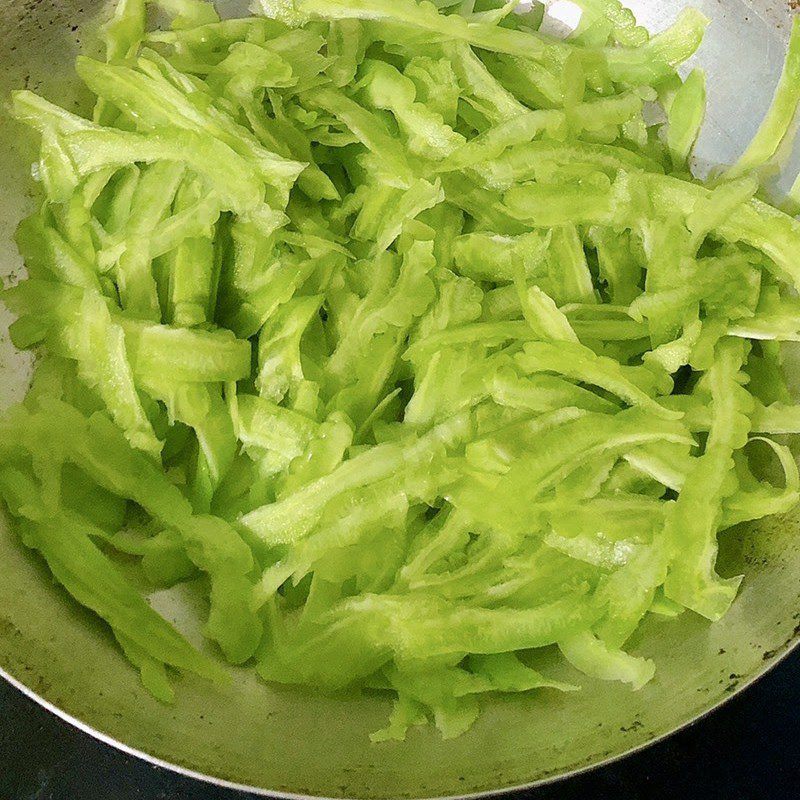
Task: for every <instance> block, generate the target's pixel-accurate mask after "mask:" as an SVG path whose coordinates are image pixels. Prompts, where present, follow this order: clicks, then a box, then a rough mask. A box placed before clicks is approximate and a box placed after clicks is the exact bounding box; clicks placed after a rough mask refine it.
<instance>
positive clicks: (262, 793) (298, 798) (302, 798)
mask: <svg viewBox="0 0 800 800" xmlns="http://www.w3.org/2000/svg"><path fill="white" fill-rule="evenodd" d="M796 650H800V633H797V634H795V635H794V636H793V637H792V638H791V639H789V640H788V641H787V642H786V643H785V644H784V645H783V647H782V649H781V651H780V652H779V653H776V654H775V655H774V656H773V657H772V658H771V659H770V660H769V661H766V662H763V664H762V666H761V667H760V668H759V669H757V670H755V671H754V672H753V673H752V674H751V675H750V676H748V677H747V679H746V680H744V681H742V682H740V683H739V685H738V686H737V687H736V688H735V689H734V690H733V691H728V692H726V693H725V694H724V695H723V696H722V697H719V698H717V699H716V701H715V702H713V703H711V704H710V705H708V706H707V707H706V708H704V709H702V710H701V711H699V712H697V713H696V714H693V715H691V716H690V717H689V718H688V719H686V720H684V721H682V722H680V723H679V724H678V725H676V726H675V727H673V728H670V729H669V730H665V731H663V732H662V733H659V734H657V735H655V736H653V737H652V738H650V739H647V740H646V741H642V742H639V743H637V744H633V745H631V747H628V748H627V749H624V750H621V751H620V752H618V753H613V754H611V755H607V756H604V757H602V758H600V759H599V760H597V761H592V762H591V763H586V764H582V765H580V766H576V767H573V768H571V769H568V770H566V771H563V772H558V773H554V774H551V775H545V776H543V777H541V778H538V779H536V780H533V781H528V782H526V783H518V784H513V785H510V786H499V787H497V788H494V789H482V790H479V791H476V792H461V793H457V794H443V795H427V796H420V797H412V796H409V800H480V799H481V798H490V797H503V796H505V795H509V794H512V793H514V792H521V791H526V790H529V789H536V788H539V787H542V786H547V785H551V784H556V783H560V782H561V781H565V780H568V779H570V778H575V777H578V776H580V775H584V774H586V773H588V772H592V771H594V770H597V769H599V768H601V767H605V766H608V765H610V764H614V763H616V762H618V761H622V760H623V759H625V758H628V757H629V756H632V755H634V754H636V753H639V752H641V751H642V750H645V749H646V748H649V747H651V746H652V745H655V744H658V743H659V742H663V741H665V740H666V739H668V738H669V737H671V736H673V735H674V734H676V733H679V732H680V731H683V730H685V729H687V728H689V727H691V726H692V725H694V724H695V723H697V722H699V721H700V720H702V719H705V718H706V717H708V716H709V715H711V714H713V713H714V712H715V711H717V710H718V709H720V708H722V707H723V706H724V705H726V704H727V703H728V702H729V701H730V700H732V699H733V698H734V697H738V696H739V695H740V694H741V693H742V692H744V691H746V690H747V689H749V688H750V687H751V686H752V685H753V684H754V683H755V682H756V681H758V680H760V679H761V678H763V677H764V676H765V675H767V674H768V673H769V672H771V671H772V670H773V669H774V668H775V667H777V666H778V664H780V663H782V662H783V661H784V660H785V659H786V658H788V657H789V656H790V655H791V654H792V653H794V652H795V651H796ZM0 678H2V679H3V680H5V681H6V682H7V683H9V684H10V685H11V686H13V687H14V688H15V689H17V690H18V691H19V692H21V693H22V694H23V695H25V696H26V697H27V698H28V699H30V700H32V701H33V702H35V703H36V704H37V705H39V706H41V707H42V708H44V709H45V710H46V711H48V712H49V713H51V714H53V715H54V716H56V717H58V718H59V719H61V720H62V721H63V722H66V723H67V724H68V725H69V726H70V727H72V728H75V729H77V730H78V731H80V732H81V733H83V734H86V735H88V736H91V737H92V738H93V739H95V740H96V741H99V742H101V743H103V744H105V745H108V746H109V747H113V748H114V749H115V750H118V751H120V752H122V753H125V754H126V755H129V756H132V757H134V758H136V759H138V760H140V761H144V762H146V763H148V764H150V765H152V766H155V767H160V768H161V769H165V770H167V771H169V772H172V773H175V774H178V775H182V776H183V777H186V778H191V779H193V780H196V781H199V782H200V783H204V784H207V785H211V786H218V787H221V788H223V789H231V790H234V791H238V792H248V793H250V794H254V795H256V796H257V797H270V798H280V800H372V799H367V798H361V797H358V796H355V795H338V796H331V795H320V794H305V793H302V792H300V793H298V792H288V791H284V790H279V789H269V788H265V787H259V786H252V785H248V784H245V783H239V782H236V781H231V780H228V779H227V778H222V777H219V776H216V775H210V774H207V773H204V772H201V771H199V770H196V769H191V768H189V767H184V766H181V765H180V764H174V763H172V762H171V761H168V760H166V759H165V758H162V757H160V756H155V755H153V754H152V753H148V752H146V751H144V750H140V749H138V748H136V747H133V746H132V745H129V744H126V743H125V742H123V741H121V740H119V739H117V738H115V737H114V736H112V735H111V734H108V733H104V732H103V731H101V730H99V729H98V728H95V727H94V726H92V725H91V724H90V723H88V722H85V721H84V720H82V719H80V718H79V717H77V716H75V715H74V714H71V713H70V712H68V711H65V710H64V709H62V708H60V707H59V706H57V705H56V704H55V703H52V702H50V701H49V700H47V699H46V698H45V697H42V696H41V695H40V694H38V693H37V692H35V691H34V690H33V689H31V688H30V687H29V686H28V685H27V684H25V683H24V682H23V681H21V680H20V679H19V678H17V677H15V676H14V675H12V674H10V673H9V672H8V671H7V670H6V669H5V668H4V667H3V666H2V665H0Z"/></svg>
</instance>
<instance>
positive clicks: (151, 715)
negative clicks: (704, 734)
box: [0, 0, 800, 798]
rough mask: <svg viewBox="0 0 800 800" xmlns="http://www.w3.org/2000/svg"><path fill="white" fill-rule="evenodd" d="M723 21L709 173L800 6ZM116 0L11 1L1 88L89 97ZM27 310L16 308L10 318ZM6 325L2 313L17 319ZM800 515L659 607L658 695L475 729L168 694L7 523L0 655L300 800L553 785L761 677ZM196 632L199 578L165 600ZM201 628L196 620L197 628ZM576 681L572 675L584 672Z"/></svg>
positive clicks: (746, 538) (174, 753)
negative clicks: (90, 70)
mask: <svg viewBox="0 0 800 800" xmlns="http://www.w3.org/2000/svg"><path fill="white" fill-rule="evenodd" d="M633 5H634V6H635V10H636V11H637V12H638V13H639V15H640V18H641V20H642V21H643V22H644V23H646V24H648V25H649V26H650V27H651V28H653V29H658V28H661V27H663V26H664V25H665V24H666V23H667V22H668V21H669V20H670V19H672V18H673V17H674V15H675V13H676V12H677V10H678V9H679V8H680V7H682V6H683V5H685V3H684V2H682V1H681V0H658V2H656V0H650V1H648V0H639V1H638V2H635V3H634V4H633ZM695 5H698V6H699V7H701V8H702V9H703V10H704V11H706V13H707V14H708V15H709V16H711V17H712V18H713V20H714V23H713V25H712V27H711V29H710V31H709V34H708V39H707V42H706V44H705V46H704V48H703V50H702V52H701V53H700V54H699V56H698V58H697V63H700V64H702V65H703V66H704V67H705V68H706V70H707V71H708V73H709V77H710V81H709V85H710V88H711V91H710V113H709V118H708V127H707V129H706V132H705V134H704V136H703V139H702V141H701V143H700V147H699V150H698V158H699V162H700V166H703V165H704V164H708V163H716V162H720V161H721V162H725V161H730V160H731V159H732V158H733V157H735V155H736V153H737V152H738V151H739V149H740V148H741V147H742V146H743V145H744V143H745V142H746V141H747V140H748V138H749V136H750V135H751V134H752V133H753V131H754V130H755V128H756V127H757V124H758V121H759V119H760V117H761V114H762V113H763V111H764V110H765V108H766V107H767V105H768V103H769V99H770V95H771V91H772V87H773V85H774V83H775V81H776V79H777V75H778V73H779V71H780V65H781V61H782V57H783V48H784V41H785V38H786V33H787V31H786V23H787V20H788V10H787V8H786V6H784V5H782V4H779V3H777V2H775V1H774V0H766V1H764V0H760V1H759V2H749V3H745V2H741V1H740V0H722V1H721V0H701V2H696V3H695ZM100 10H101V9H100V6H99V5H98V4H96V3H90V2H89V0H27V2H24V3H21V2H19V0H0V12H2V17H3V19H4V21H5V25H4V27H3V30H2V32H0V59H2V64H3V69H2V70H0V93H2V94H3V95H5V93H6V92H7V91H8V90H9V89H10V88H12V87H14V86H20V85H29V86H31V87H33V88H38V89H39V90H41V91H42V92H43V93H45V94H46V95H48V96H50V97H53V98H55V99H59V100H61V101H67V102H72V101H74V102H75V103H76V104H78V105H79V104H80V97H79V95H78V94H76V92H75V89H74V85H73V84H72V83H71V82H70V80H69V78H68V76H69V74H70V70H71V64H72V61H73V58H74V56H75V54H76V52H77V47H78V40H79V38H80V37H81V36H86V32H87V31H90V30H91V27H92V25H93V20H95V18H96V17H97V14H98V12H99V11H100ZM27 149H28V145H27V143H26V140H25V139H24V138H23V137H22V136H21V135H20V132H19V130H18V129H17V128H16V127H15V126H14V125H13V124H12V123H11V122H10V121H9V120H7V119H6V118H5V117H3V118H2V119H0V185H2V186H3V190H4V191H3V195H2V200H1V201H0V271H2V273H3V274H9V273H11V272H12V271H14V270H17V269H19V266H20V265H19V262H18V258H17V256H16V254H15V251H14V247H13V244H12V242H11V235H12V231H13V228H14V226H15V224H16V222H17V220H18V219H19V218H20V217H21V216H22V215H23V213H24V212H25V210H26V209H27V208H29V207H30V205H31V198H30V195H29V182H28V180H27V176H26V172H25V169H24V168H23V167H22V166H21V163H22V160H21V159H24V156H25V153H26V151H27ZM5 321H6V322H7V320H5ZM2 323H3V320H0V324H2ZM27 374H28V373H27V362H26V359H25V357H23V356H20V355H19V354H17V353H14V351H13V348H11V346H10V344H9V343H8V340H7V337H4V336H2V335H0V404H2V405H5V404H7V403H9V402H11V401H12V400H14V399H15V398H19V397H20V395H21V393H22V392H23V391H24V388H25V385H26V381H27ZM798 528H800V519H799V518H798V516H797V515H792V516H788V517H783V518H778V519H773V520H770V521H769V522H767V523H765V524H763V525H762V526H761V527H760V528H759V529H758V530H753V531H749V532H743V533H742V534H741V535H735V536H730V535H729V536H726V537H725V538H724V539H723V542H722V555H721V569H722V571H723V572H724V573H725V574H736V573H739V572H744V573H745V574H746V576H747V578H746V580H745V582H744V584H743V587H742V591H741V594H740V597H739V598H738V600H737V602H736V603H735V605H734V607H733V609H732V610H731V612H730V614H729V615H728V616H727V617H725V619H724V620H722V621H721V622H720V623H718V624H716V625H714V626H709V625H707V624H706V623H705V622H703V621H702V620H700V619H698V618H696V617H692V616H691V615H683V616H682V617H681V618H679V619H678V620H675V621H658V620H650V621H648V623H647V624H646V625H645V626H644V628H643V630H642V631H641V632H640V633H639V634H637V636H636V639H635V640H634V642H633V650H634V652H636V653H642V654H645V655H647V656H650V657H652V658H654V659H655V660H656V662H657V664H658V666H659V670H658V674H657V677H656V679H655V680H654V681H653V682H652V683H651V684H650V685H648V686H647V687H646V688H645V689H644V690H642V691H641V692H639V693H636V694H633V693H631V692H629V691H628V690H627V689H625V688H623V687H621V686H615V685H610V684H601V683H595V682H592V681H589V680H582V683H583V685H584V691H583V692H582V693H580V694H578V695H569V696H566V697H564V696H561V695H556V694H553V693H548V692H546V691H543V692H540V693H538V694H536V695H533V696H529V697H520V698H515V699H513V700H510V699H505V698H498V699H495V700H493V701H491V702H489V703H487V707H486V712H485V714H484V715H483V716H482V717H481V719H480V721H479V722H478V724H477V725H476V726H475V728H474V729H473V730H472V731H470V732H469V733H468V734H467V735H465V736H463V737H461V738H459V739H456V740H454V741H451V742H442V741H441V740H440V738H439V737H438V735H437V734H436V733H435V732H433V731H430V730H421V731H415V732H413V733H412V734H411V735H409V737H408V741H407V742H405V743H402V744H401V743H391V744H386V745H384V746H381V747H370V746H369V744H368V742H367V734H368V733H369V731H371V730H374V729H376V728H378V727H379V726H380V725H381V724H382V723H383V721H384V720H385V717H386V714H387V712H388V703H387V701H386V700H384V699H381V698H376V697H364V696H352V697H321V696H314V695H311V694H308V693H303V692H297V691H292V690H286V689H280V690H279V689H275V688H272V687H268V686H266V685H264V684H262V683H260V682H258V681H257V680H255V679H254V678H253V676H252V675H250V674H248V673H245V672H237V673H236V674H235V681H234V683H233V684H232V686H230V687H228V688H216V687H209V686H208V685H207V684H205V683H203V682H202V681H200V680H197V679H194V678H192V677H191V676H185V677H182V678H181V679H180V680H179V681H178V685H177V687H176V688H177V701H176V703H175V704H174V705H173V706H170V707H166V706H163V705H160V704H159V703H157V702H156V701H155V700H154V699H153V698H152V697H150V696H149V695H148V694H147V693H146V692H144V691H143V689H142V688H141V686H140V684H139V682H138V679H137V677H136V675H135V673H134V672H133V670H131V669H130V668H129V667H128V665H127V664H126V662H125V661H124V659H123V658H122V657H121V656H120V655H119V653H118V651H117V649H116V647H115V646H114V643H113V641H112V640H111V637H110V636H109V635H108V633H107V631H105V630H104V629H103V628H102V627H101V626H100V625H99V624H97V622H96V621H95V620H94V619H93V618H92V617H91V615H90V614H88V613H86V612H84V611H82V610H81V609H78V608H76V607H75V605H74V604H73V603H71V602H70V601H69V599H68V598H67V597H66V596H65V595H64V593H63V592H62V591H61V590H60V589H59V588H58V587H56V586H54V585H53V584H52V582H51V581H50V580H49V579H48V577H47V574H46V572H45V570H44V569H43V567H42V565H41V564H40V563H39V562H38V561H37V560H36V559H35V558H33V557H31V556H30V555H29V554H27V553H25V552H23V551H22V550H21V549H20V547H19V546H18V543H17V541H16V539H15V538H14V536H13V535H12V534H11V532H10V531H8V529H7V527H5V526H4V525H3V524H2V523H0V564H2V570H0V667H2V669H3V670H4V671H5V673H6V674H7V675H8V676H9V678H10V679H11V680H13V681H15V682H16V683H17V684H18V685H19V686H20V687H24V688H25V689H26V690H27V691H29V692H31V693H32V694H35V695H36V696H37V697H38V698H39V699H40V701H41V702H44V703H47V704H49V706H50V707H51V708H52V709H53V710H56V711H57V712H58V713H61V714H63V715H65V716H68V717H70V718H71V719H73V721H74V722H75V723H76V724H78V725H81V726H83V727H84V728H86V729H89V730H92V731H94V732H95V734H96V735H99V736H101V737H102V738H103V739H104V740H105V741H108V742H116V743H117V744H118V746H123V747H126V748H128V749H130V750H134V751H137V752H139V753H141V754H143V755H146V756H147V757H149V758H151V759H154V760H157V761H160V762H161V763H166V764H171V765H173V766H174V767H175V768H179V769H182V770H186V771H189V772H192V773H195V774H198V775H204V776H209V777H211V778H212V779H215V780H218V781H223V782H225V781H227V782H233V783H236V784H240V785H245V786H249V787H253V788H255V789H258V790H265V791H266V790H271V791H272V792H280V793H285V794H294V795H298V794H300V795H303V794H304V795H317V796H320V795H324V796H335V797H365V798H388V797H393V798H400V797H426V796H428V797H431V796H444V795H463V794H466V793H477V792H486V791H490V790H495V789H498V788H505V787H512V786H519V785H523V784H530V783H532V782H537V781H544V780H547V779H549V778H552V777H554V776H558V775H563V774H565V773H569V772H571V771H575V770H580V769H583V768H585V767H588V766H591V765H594V764H597V763H599V762H602V761H604V760H607V759H610V758H614V757H616V756H619V755H620V754H622V753H625V752H628V751H630V750H631V749H635V748H639V747H642V746H644V745H645V744H647V743H648V742H651V741H652V740H654V739H657V738H659V737H662V736H664V735H665V734H668V733H669V732H670V731H672V730H674V729H676V728H678V727H680V726H681V725H683V724H685V723H686V722H687V721H689V720H691V719H693V718H695V717H697V716H698V715H700V714H703V713H704V712H706V711H707V710H709V709H711V708H713V707H715V706H716V705H718V704H719V703H721V702H722V701H724V700H725V699H727V698H728V697H730V696H731V695H732V694H733V693H735V692H736V691H737V690H738V689H740V688H742V687H743V686H745V685H747V684H748V683H749V682H751V681H753V680H754V679H755V678H756V677H758V676H759V675H760V674H761V673H762V672H763V671H764V670H765V669H766V668H768V667H769V666H770V664H772V663H773V662H774V661H776V660H777V659H778V658H780V656H781V655H782V654H784V653H785V652H786V651H787V649H788V648H789V647H791V646H792V645H793V643H794V642H795V641H796V639H797V637H798V633H799V632H800V540H798V536H797V532H798ZM153 602H154V604H156V605H157V606H158V607H159V608H160V609H162V610H163V611H164V612H165V613H166V614H167V615H168V616H169V617H171V618H172V619H174V620H175V621H176V624H178V625H179V626H186V625H187V624H188V623H187V621H188V620H189V619H190V617H191V615H189V614H187V613H186V611H187V608H188V607H190V606H191V604H192V602H193V598H192V595H191V591H190V590H186V591H184V590H182V591H180V592H172V593H161V594H159V595H158V596H156V597H154V598H153ZM190 633H191V631H190ZM558 669H562V670H564V673H563V677H565V678H566V677H569V675H568V672H567V668H566V667H563V666H561V667H556V666H555V665H554V672H555V674H557V673H558Z"/></svg>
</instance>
